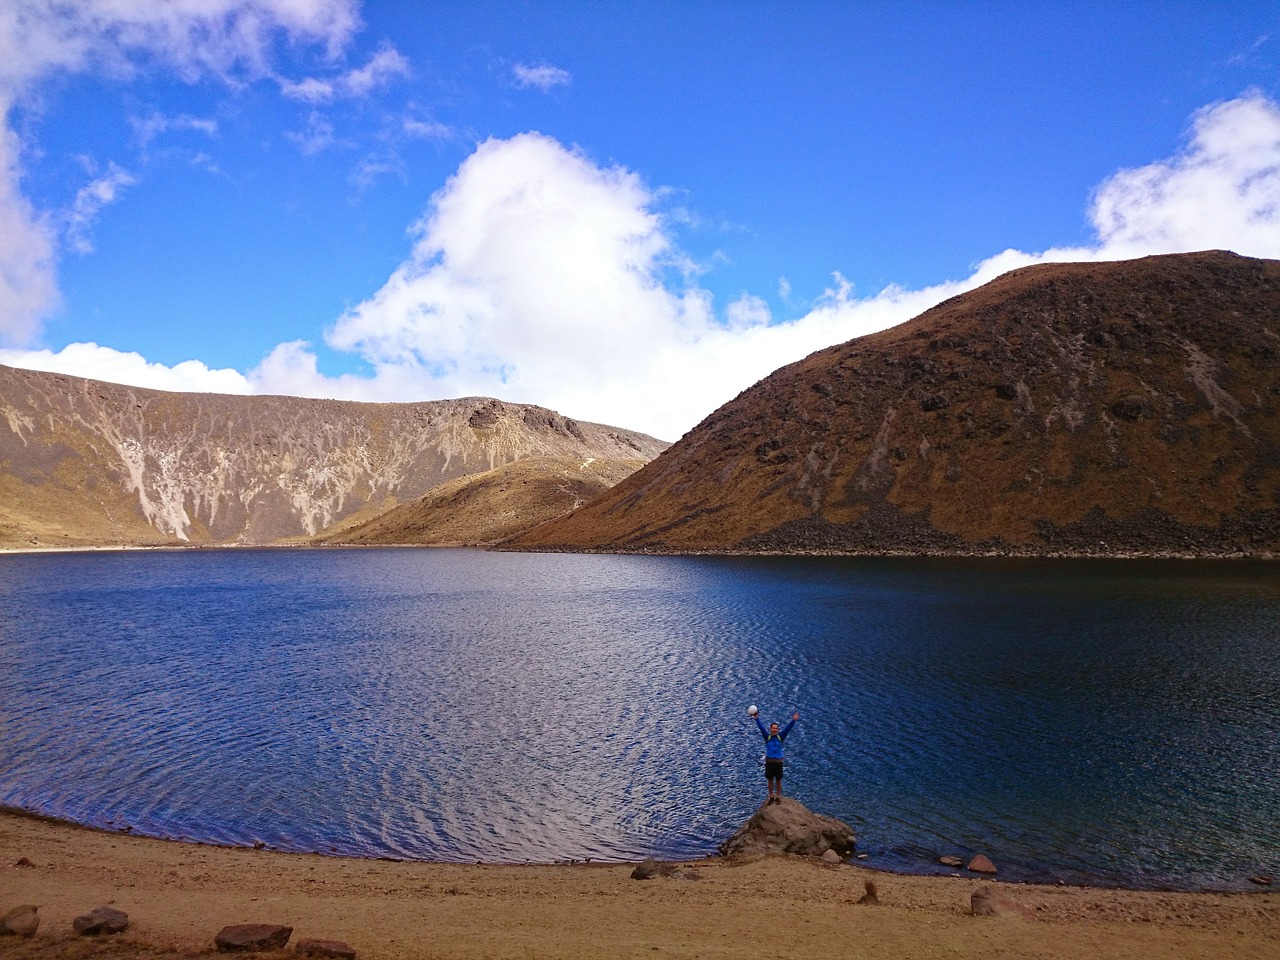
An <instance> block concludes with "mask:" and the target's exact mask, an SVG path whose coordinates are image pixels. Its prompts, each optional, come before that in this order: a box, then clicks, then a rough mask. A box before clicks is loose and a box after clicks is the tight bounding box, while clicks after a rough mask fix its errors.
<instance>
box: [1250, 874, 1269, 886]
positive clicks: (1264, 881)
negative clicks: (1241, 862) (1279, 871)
mask: <svg viewBox="0 0 1280 960" xmlns="http://www.w3.org/2000/svg"><path fill="white" fill-rule="evenodd" d="M1249 882H1250V883H1256V884H1257V885H1258V886H1260V887H1269V886H1271V884H1272V882H1273V881H1272V879H1271V877H1264V876H1262V875H1259V876H1256V877H1250V878H1249Z"/></svg>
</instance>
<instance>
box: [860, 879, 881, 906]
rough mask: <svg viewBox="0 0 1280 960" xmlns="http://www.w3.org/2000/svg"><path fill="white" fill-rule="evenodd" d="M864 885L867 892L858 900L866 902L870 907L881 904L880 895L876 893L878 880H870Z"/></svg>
mask: <svg viewBox="0 0 1280 960" xmlns="http://www.w3.org/2000/svg"><path fill="white" fill-rule="evenodd" d="M864 887H865V889H866V891H867V892H866V893H864V894H863V895H862V896H861V897H859V898H858V902H859V903H864V904H866V905H867V906H869V907H875V906H879V905H880V897H879V895H878V894H877V893H876V882H875V881H874V880H868V881H867V882H866V884H864Z"/></svg>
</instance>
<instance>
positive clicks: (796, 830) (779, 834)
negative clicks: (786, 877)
mask: <svg viewBox="0 0 1280 960" xmlns="http://www.w3.org/2000/svg"><path fill="white" fill-rule="evenodd" d="M856 843H857V838H856V837H855V836H854V833H853V828H852V827H851V826H849V825H848V824H847V823H845V822H844V821H843V820H837V819H836V818H835V817H824V816H823V815H822V814H820V813H814V812H813V811H812V810H810V809H809V808H808V807H806V806H805V805H804V804H803V803H801V802H800V801H799V800H792V799H791V798H790V797H783V798H782V800H781V802H779V803H765V804H762V805H761V807H760V809H759V810H757V811H756V812H755V813H754V814H752V815H751V819H750V820H748V821H747V822H746V823H744V824H743V825H742V826H740V827H739V828H738V830H737V832H735V833H734V835H733V836H731V837H730V838H729V839H728V840H726V841H725V842H724V843H722V844H720V853H721V854H722V855H723V856H726V857H743V856H753V855H754V856H767V855H774V854H782V853H793V854H798V855H799V856H802V857H820V856H822V855H823V854H824V853H826V852H827V851H828V850H834V851H835V852H836V854H837V855H838V856H839V857H840V858H841V859H842V860H843V859H847V858H848V857H850V856H852V855H853V850H854V846H855V844H856Z"/></svg>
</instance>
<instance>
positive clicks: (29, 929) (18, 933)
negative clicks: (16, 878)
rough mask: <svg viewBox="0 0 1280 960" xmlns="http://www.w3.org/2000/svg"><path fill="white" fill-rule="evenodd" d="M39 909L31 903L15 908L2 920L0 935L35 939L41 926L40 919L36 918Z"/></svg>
mask: <svg viewBox="0 0 1280 960" xmlns="http://www.w3.org/2000/svg"><path fill="white" fill-rule="evenodd" d="M38 909H40V908H39V907H37V906H35V905H34V904H30V903H24V904H23V905H22V906H20V907H14V908H13V909H12V910H10V911H9V912H8V913H6V914H5V915H4V918H3V919H0V935H5V936H11V937H34V936H35V935H36V928H37V927H39V926H40V918H39V917H37V916H36V911H37V910H38Z"/></svg>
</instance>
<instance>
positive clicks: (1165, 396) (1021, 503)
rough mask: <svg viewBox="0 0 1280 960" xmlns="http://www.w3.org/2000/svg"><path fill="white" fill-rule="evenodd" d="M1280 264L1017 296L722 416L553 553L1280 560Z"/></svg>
mask: <svg viewBox="0 0 1280 960" xmlns="http://www.w3.org/2000/svg"><path fill="white" fill-rule="evenodd" d="M1278 360H1280V262H1276V261H1270V260H1254V259H1248V258H1245V257H1240V256H1236V255H1234V254H1230V253H1223V252H1208V253H1198V254H1182V255H1175V256H1163V257H1149V258H1146V259H1143V260H1135V261H1123V262H1116V263H1092V264H1045V265H1039V266H1034V267H1028V268H1025V269H1022V270H1017V271H1014V272H1012V273H1009V274H1006V275H1005V276H1003V277H1000V278H999V279H997V280H995V281H993V282H992V283H990V284H987V285H986V286H984V287H982V288H980V289H978V290H974V291H972V292H970V293H967V294H964V295H963V296H960V297H956V298H954V299H952V300H949V301H947V302H945V303H942V304H940V305H938V306H937V307H935V308H933V309H931V310H929V311H927V312H926V313H924V314H922V315H921V316H919V317H917V318H916V319H915V320H912V321H910V322H908V323H905V324H902V325H901V326H898V327H895V328H893V329H891V330H886V331H883V332H881V333H877V334H873V335H871V336H867V337H863V338H860V339H857V340H852V341H850V342H848V343H844V344H840V345H839V346H835V347H831V348H829V349H826V350H822V351H819V352H818V353H815V354H813V355H811V356H809V357H808V358H806V359H804V360H802V361H800V362H798V363H795V364H792V365H790V366H787V367H784V368H783V369H781V370H779V371H777V372H776V373H774V374H773V375H771V376H769V377H767V378H766V379H764V380H763V381H761V382H760V383H758V384H756V385H755V386H754V387H752V388H751V389H749V390H747V391H744V392H743V393H742V394H741V395H740V396H739V397H737V398H736V399H735V400H733V401H732V402H730V403H728V404H726V405H725V406H723V407H721V408H720V409H719V410H717V411H716V412H715V413H713V414H712V415H711V416H710V417H708V418H707V419H706V420H704V421H703V422H702V423H701V424H700V425H699V426H698V427H696V428H695V429H694V430H693V431H691V432H690V433H689V434H688V435H687V436H686V437H685V438H684V439H683V440H681V441H680V442H679V443H677V444H676V445H675V446H673V447H672V448H671V449H670V450H668V451H667V452H666V453H665V454H663V455H662V456H661V457H659V458H658V459H657V460H655V461H654V462H652V463H650V464H649V465H648V466H647V467H645V468H644V469H643V470H641V471H639V472H638V473H636V474H635V475H634V476H632V477H631V478H629V479H628V480H626V481H624V482H623V483H621V484H619V485H618V486H617V487H615V488H614V489H613V490H611V491H609V492H608V493H607V494H605V495H604V496H602V497H600V498H599V499H597V500H596V501H594V502H593V503H591V504H589V505H588V506H587V507H585V508H583V509H582V510H579V511H577V512H575V513H574V514H572V515H570V516H568V517H565V518H563V519H561V520H557V521H553V522H550V523H547V524H544V525H542V526H540V527H538V528H537V529H535V530H534V531H532V532H531V533H529V534H528V535H525V536H524V537H520V538H517V539H516V540H515V541H514V544H513V545H515V546H520V547H525V548H535V549H538V548H541V549H606V550H610V549H612V550H657V551H704V550H709V551H762V552H775V551H776V552H810V551H823V552H827V551H829V552H836V553H936V554H967V553H983V552H990V553H1014V554H1030V555H1046V554H1070V555H1126V554H1153V555H1155V554H1161V555H1163V554H1174V555H1176V554H1194V555H1202V556H1219V555H1251V556H1269V555H1273V554H1274V553H1276V552H1277V551H1280V511H1278V510H1277V495H1278V494H1280V363H1278V362H1277V361H1278Z"/></svg>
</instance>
